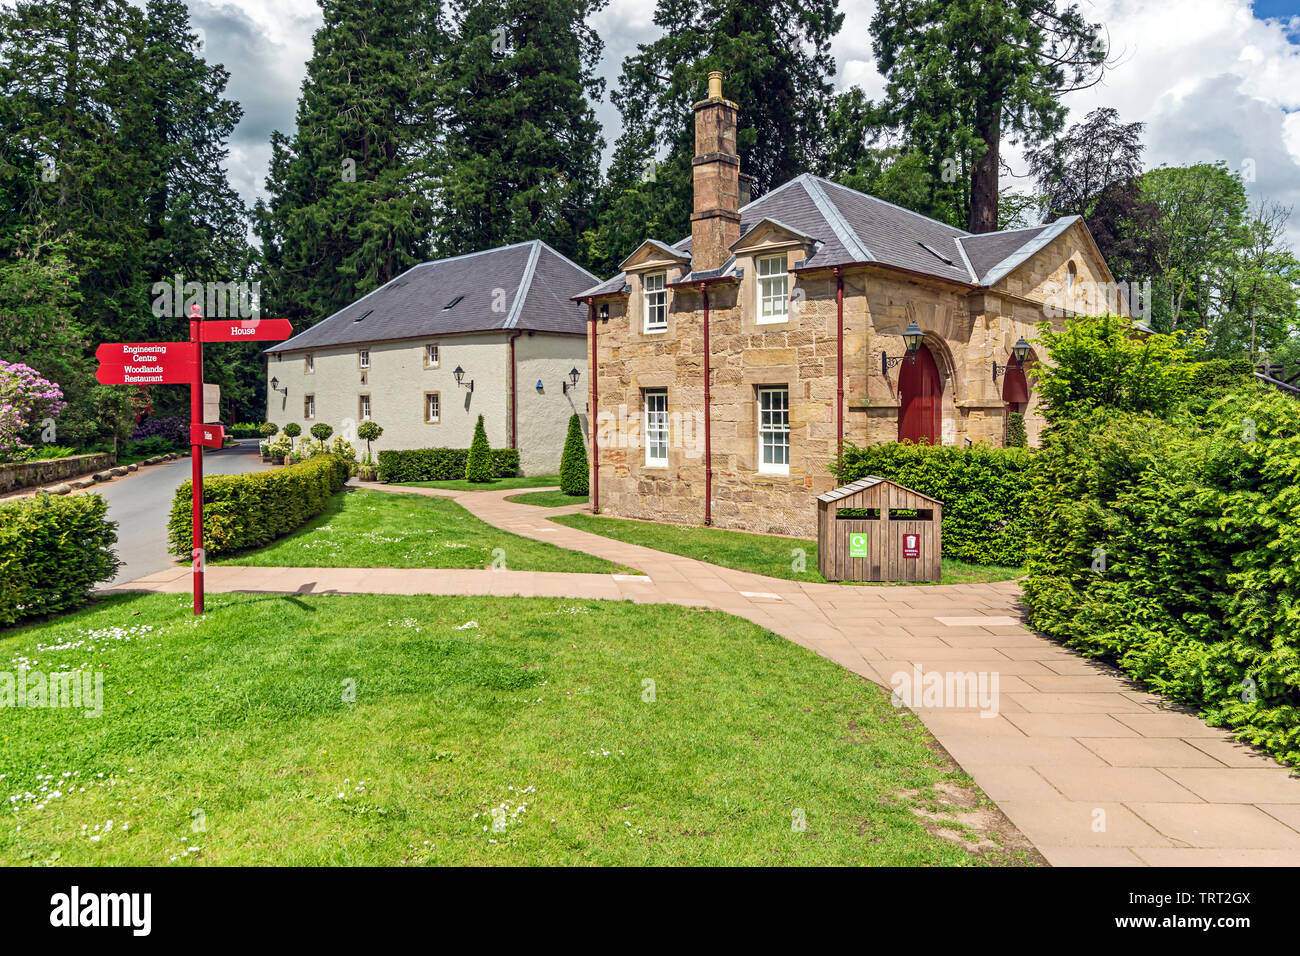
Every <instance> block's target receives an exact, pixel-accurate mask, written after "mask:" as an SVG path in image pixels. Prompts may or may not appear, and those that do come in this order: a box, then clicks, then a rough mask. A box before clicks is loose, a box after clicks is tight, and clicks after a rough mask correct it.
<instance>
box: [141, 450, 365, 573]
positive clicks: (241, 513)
mask: <svg viewBox="0 0 1300 956" xmlns="http://www.w3.org/2000/svg"><path fill="white" fill-rule="evenodd" d="M348 474H349V464H348V462H347V461H346V460H345V459H343V458H340V457H339V456H337V455H332V454H328V453H327V454H321V455H316V456H314V457H312V458H309V459H307V461H304V462H299V463H298V464H296V465H289V466H288V467H286V468H275V469H272V470H271V471H256V472H251V473H249V474H246V475H213V476H212V477H211V478H204V480H203V547H204V550H205V551H206V553H207V555H208V557H212V556H214V555H218V554H223V553H226V552H229V551H242V550H244V549H246V548H256V547H260V546H261V545H264V544H269V543H270V542H272V541H274V540H275V539H276V538H279V537H282V536H283V535H286V534H288V533H289V532H290V531H294V530H296V529H297V528H299V527H301V526H302V525H303V524H305V523H306V522H307V521H309V520H311V519H312V518H314V517H316V516H317V515H318V514H320V513H321V512H322V511H324V510H325V506H326V505H327V504H329V500H330V497H331V496H332V495H333V494H334V493H335V492H337V491H339V490H340V489H341V488H342V487H343V485H344V484H345V483H346V482H347V480H348ZM192 487H193V486H192V484H191V483H190V482H188V481H186V482H184V483H183V484H182V485H181V486H180V487H179V488H177V489H176V497H175V498H174V499H173V500H172V513H171V518H170V520H169V521H168V522H167V536H168V540H169V542H170V546H171V552H172V553H173V554H177V555H182V556H188V555H189V554H190V553H191V551H192V548H193V545H192V541H193V538H192V535H191V527H190V526H191V524H192V521H193V516H192V511H191V506H190V497H191V495H192V493H193V491H192Z"/></svg>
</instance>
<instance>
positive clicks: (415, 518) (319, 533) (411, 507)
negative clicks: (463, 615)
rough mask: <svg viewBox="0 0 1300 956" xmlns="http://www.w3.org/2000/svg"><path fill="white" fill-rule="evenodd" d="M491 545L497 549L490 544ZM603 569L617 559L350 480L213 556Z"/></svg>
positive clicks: (274, 561) (441, 502)
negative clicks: (271, 529) (251, 543)
mask: <svg viewBox="0 0 1300 956" xmlns="http://www.w3.org/2000/svg"><path fill="white" fill-rule="evenodd" d="M497 549H502V550H501V551H498V550H497ZM497 558H501V559H503V560H504V562H505V566H506V567H507V568H509V569H510V570H513V571H585V572H591V573H594V574H610V573H613V572H618V571H624V570H626V569H624V568H621V567H620V566H619V565H617V564H614V563H612V562H610V561H606V560H605V559H604V558H597V557H594V556H592V555H589V554H582V553H581V552H578V551H567V550H565V549H564V548H557V547H556V546H555V545H553V544H547V543H546V542H544V541H534V540H533V539H531V538H524V537H520V536H519V535H515V534H510V533H509V532H507V531H501V530H499V529H497V528H494V527H493V526H492V525H490V524H487V523H486V522H483V521H480V520H479V519H478V518H476V517H474V516H473V515H472V514H470V513H469V512H468V511H466V510H465V509H464V508H462V507H461V506H460V505H458V504H456V502H454V501H452V500H450V499H448V498H429V497H425V496H423V495H395V494H391V493H389V492H385V491H369V490H367V489H364V488H357V489H351V490H347V491H344V492H342V493H340V494H337V495H335V496H334V498H333V500H331V502H330V504H329V506H328V507H327V508H326V509H325V511H324V512H323V513H322V514H321V515H320V516H319V517H317V518H314V519H312V520H311V521H309V522H308V523H307V524H305V525H303V527H302V528H300V529H299V530H298V531H295V532H294V533H293V534H289V535H286V536H285V537H283V538H281V539H279V540H278V541H275V542H273V543H271V544H269V545H267V546H266V547H264V548H261V549H258V550H255V551H247V552H243V553H241V554H238V555H235V556H233V557H229V558H218V559H214V560H213V562H212V563H213V564H242V565H257V566H265V567H291V568H485V567H488V566H489V565H490V564H492V562H493V561H494V560H496V559H497Z"/></svg>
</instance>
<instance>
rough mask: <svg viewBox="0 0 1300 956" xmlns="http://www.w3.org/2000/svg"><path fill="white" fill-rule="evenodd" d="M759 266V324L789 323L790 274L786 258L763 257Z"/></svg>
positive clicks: (782, 256) (780, 256)
mask: <svg viewBox="0 0 1300 956" xmlns="http://www.w3.org/2000/svg"><path fill="white" fill-rule="evenodd" d="M757 265H758V321H759V323H760V324H762V323H768V322H785V321H788V320H789V318H790V274H789V273H788V272H787V271H786V257H785V256H784V255H779V256H762V257H761V258H760V259H759V260H758V263H757Z"/></svg>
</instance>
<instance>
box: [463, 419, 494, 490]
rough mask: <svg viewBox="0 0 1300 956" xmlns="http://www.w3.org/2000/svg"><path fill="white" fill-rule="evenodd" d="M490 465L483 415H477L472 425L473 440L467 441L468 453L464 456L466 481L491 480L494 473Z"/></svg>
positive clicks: (490, 451) (489, 448)
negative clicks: (475, 421) (476, 419)
mask: <svg viewBox="0 0 1300 956" xmlns="http://www.w3.org/2000/svg"><path fill="white" fill-rule="evenodd" d="M494 470H495V469H493V467H492V447H491V446H490V445H489V444H488V438H487V429H486V428H484V427H483V416H482V415H480V416H479V417H478V422H477V423H476V424H475V425H474V440H473V441H471V442H470V443H469V455H467V456H466V458H465V480H466V481H475V482H483V481H491V480H492V479H493V478H494V477H495V475H494Z"/></svg>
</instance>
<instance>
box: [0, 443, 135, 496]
mask: <svg viewBox="0 0 1300 956" xmlns="http://www.w3.org/2000/svg"><path fill="white" fill-rule="evenodd" d="M115 464H117V456H116V455H114V454H113V453H112V452H104V453H102V454H98V455H73V456H72V457H71V458H50V459H47V460H45V461H18V462H11V463H9V464H5V465H0V494H5V493H7V492H10V491H20V490H22V489H23V488H35V487H37V486H39V485H47V484H50V483H51V482H56V481H63V480H64V479H66V478H72V477H75V476H76V475H85V474H89V473H90V472H92V471H103V470H104V469H107V468H112V467H113V466H114V465H115Z"/></svg>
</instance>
